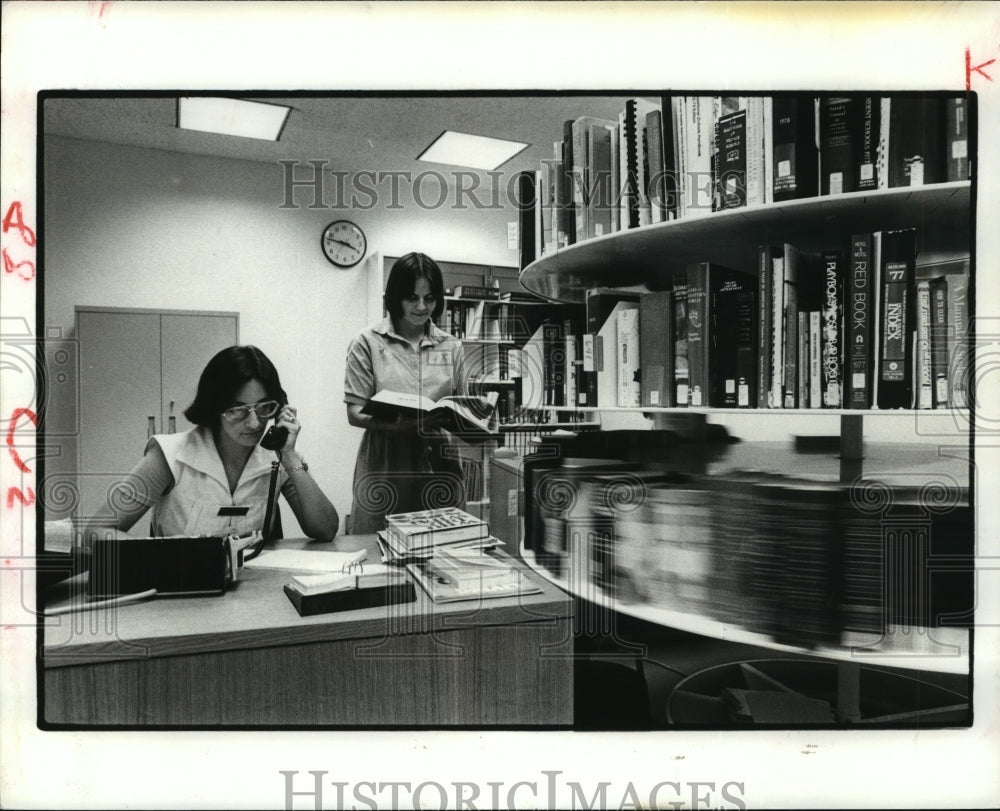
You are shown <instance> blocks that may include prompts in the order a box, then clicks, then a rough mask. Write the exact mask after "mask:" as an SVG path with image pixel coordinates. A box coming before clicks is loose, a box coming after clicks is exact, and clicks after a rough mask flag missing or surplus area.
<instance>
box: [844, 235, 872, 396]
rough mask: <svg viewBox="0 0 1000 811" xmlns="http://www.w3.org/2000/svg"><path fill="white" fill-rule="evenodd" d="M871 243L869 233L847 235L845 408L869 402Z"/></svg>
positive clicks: (870, 364) (870, 369)
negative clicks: (849, 245) (849, 237)
mask: <svg viewBox="0 0 1000 811" xmlns="http://www.w3.org/2000/svg"><path fill="white" fill-rule="evenodd" d="M871 261H872V246H871V234H854V235H852V236H851V276H850V281H849V284H848V300H847V303H846V305H845V310H847V312H846V314H845V315H846V318H845V321H846V323H847V324H848V325H849V328H848V329H847V330H845V333H846V334H845V339H844V340H845V343H846V344H847V357H848V359H849V360H848V368H847V371H846V372H845V375H844V378H845V380H844V382H845V384H846V385H847V387H848V389H847V401H846V402H845V404H844V406H845V408H871V405H872V392H871V380H872V359H873V355H872V321H873V318H872V315H873V313H872V276H873V274H872V268H871Z"/></svg>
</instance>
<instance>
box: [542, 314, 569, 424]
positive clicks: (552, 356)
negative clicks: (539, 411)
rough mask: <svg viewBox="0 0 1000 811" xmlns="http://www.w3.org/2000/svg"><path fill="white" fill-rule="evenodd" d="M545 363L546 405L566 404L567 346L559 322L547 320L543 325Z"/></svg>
mask: <svg viewBox="0 0 1000 811" xmlns="http://www.w3.org/2000/svg"><path fill="white" fill-rule="evenodd" d="M542 341H543V347H544V353H545V354H544V358H545V360H544V363H545V405H547V406H561V405H565V403H564V402H563V397H564V396H565V393H566V346H565V343H564V342H563V337H562V335H561V330H560V328H559V324H557V323H552V322H550V321H547V322H546V323H544V324H543V325H542Z"/></svg>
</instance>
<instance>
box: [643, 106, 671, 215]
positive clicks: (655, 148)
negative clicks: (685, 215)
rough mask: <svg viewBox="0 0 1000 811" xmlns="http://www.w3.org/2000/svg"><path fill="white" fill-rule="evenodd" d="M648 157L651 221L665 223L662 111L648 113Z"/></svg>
mask: <svg viewBox="0 0 1000 811" xmlns="http://www.w3.org/2000/svg"><path fill="white" fill-rule="evenodd" d="M646 155H647V160H648V163H649V176H648V177H647V179H646V196H647V197H648V199H649V214H650V221H651V222H654V223H657V222H664V221H665V220H666V218H667V215H666V205H665V199H664V192H663V119H662V114H661V111H660V110H650V111H649V112H648V113H646Z"/></svg>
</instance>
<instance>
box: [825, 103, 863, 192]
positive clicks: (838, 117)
mask: <svg viewBox="0 0 1000 811" xmlns="http://www.w3.org/2000/svg"><path fill="white" fill-rule="evenodd" d="M852 107H853V100H852V99H851V98H849V97H845V96H824V97H822V98H821V99H820V112H819V163H820V181H821V183H820V194H824V195H827V194H843V193H845V192H852V191H854V190H855V188H856V184H855V180H854V163H855V157H854V139H853V132H852V128H851V121H852V115H853V110H852Z"/></svg>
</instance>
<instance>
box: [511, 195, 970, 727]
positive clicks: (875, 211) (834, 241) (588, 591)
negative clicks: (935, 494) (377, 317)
mask: <svg viewBox="0 0 1000 811" xmlns="http://www.w3.org/2000/svg"><path fill="white" fill-rule="evenodd" d="M973 201H974V194H973V183H972V181H957V182H941V183H936V184H931V185H925V186H918V187H899V188H889V189H879V190H874V191H865V192H852V193H846V194H839V195H834V196H822V197H808V198H803V199H796V200H792V201H787V202H777V203H766V204H760V205H749V206H744V207H741V208H735V209H729V210H723V211H715V212H711V213H707V214H705V215H704V216H700V217H695V218H682V219H676V220H671V221H668V222H661V223H655V224H646V225H641V226H639V227H636V228H630V229H627V230H621V231H617V232H614V233H611V234H605V235H602V236H598V237H592V238H590V239H586V240H583V241H579V242H576V243H574V244H571V245H568V246H565V247H560V248H558V249H556V250H554V251H550V252H548V253H545V254H543V255H542V256H540V257H538V258H536V259H535V260H534V261H532V262H531V263H529V264H528V265H526V267H525V268H524V269H523V270H522V272H521V283H522V285H523V286H524V287H525V288H526V289H528V290H530V291H531V292H533V293H535V294H537V295H540V296H543V297H545V298H547V299H550V300H552V301H559V302H566V303H581V302H584V301H585V300H586V295H587V291H589V290H592V289H594V288H602V287H606V288H617V289H621V290H627V291H633V292H647V291H650V292H652V291H657V290H664V289H669V288H670V285H671V278H672V277H673V276H674V274H678V273H683V272H684V271H685V269H686V268H687V267H688V265H690V264H692V263H697V262H712V263H717V264H719V265H723V266H726V267H732V268H744V269H747V270H750V271H754V270H755V269H756V268H757V267H758V264H757V258H758V252H759V246H761V245H765V244H779V245H780V244H782V243H788V242H792V243H794V244H795V246H796V247H798V248H801V249H802V250H803V251H809V252H820V251H822V250H824V249H827V248H831V247H840V246H846V245H847V244H848V241H849V239H850V237H851V235H852V234H854V233H860V232H867V233H871V232H875V231H885V232H888V231H893V230H899V229H909V228H912V229H915V230H916V234H917V245H918V247H919V253H918V257H917V262H916V267H917V278H920V268H921V267H924V266H927V265H937V264H939V263H947V262H951V261H959V260H965V261H966V262H969V264H970V265H971V261H970V257H971V255H972V244H971V240H972V233H973V229H972V222H973V217H972V207H973ZM969 270H970V274H971V280H970V292H971V290H972V284H974V278H975V276H974V273H973V272H972V271H973V268H971V267H970V269H969ZM971 314H972V313H971V312H970V317H971ZM878 328H879V325H878V323H877V322H876V329H878ZM914 386H916V378H914ZM752 404H753V403H752ZM595 411H596V412H597V413H598V414H599V415H608V416H609V417H610V416H611V415H620V414H637V413H641V414H642V415H644V416H645V417H646V418H648V420H650V421H651V422H652V429H653V430H654V431H656V430H679V431H681V432H684V433H685V434H687V435H688V436H694V437H695V438H697V437H698V436H699V434H700V433H701V431H702V429H703V427H704V425H705V424H706V422H707V421H708V420H709V419H713V418H715V419H719V420H722V421H723V422H725V421H727V420H729V419H738V418H740V417H743V416H748V417H753V418H756V419H757V420H759V421H762V423H763V424H765V425H767V426H772V427H774V428H775V430H780V429H781V428H783V427H784V425H785V423H786V421H788V420H789V419H796V420H799V421H800V422H801V421H805V422H808V421H810V420H815V419H817V418H818V419H822V418H828V419H832V420H835V421H837V422H838V423H839V430H838V431H837V432H836V434H837V438H838V440H839V452H834V453H833V454H830V457H831V458H830V459H829V460H828V464H827V467H829V468H830V469H829V470H826V473H827V474H829V475H828V477H827V478H830V477H832V480H833V481H839V482H840V483H841V484H842V485H846V484H851V483H853V482H857V481H860V480H862V479H868V478H876V479H877V478H879V477H880V476H881V475H883V473H884V468H885V466H883V467H880V465H882V462H883V461H884V460H883V459H882V457H881V456H880V455H879V454H884V453H885V452H884V451H880V450H877V449H876V448H875V447H874V445H873V446H872V447H866V443H865V428H866V425H867V426H868V430H869V432H870V433H872V434H874V435H875V436H876V437H880V436H881V435H882V434H883V433H884V431H885V429H886V428H887V427H889V426H892V425H895V426H902V427H903V428H904V429H905V428H906V426H907V424H909V425H911V426H912V428H913V433H914V435H915V438H917V439H921V440H922V441H924V442H928V440H927V439H926V438H921V437H920V435H921V434H922V433H924V431H922V430H921V429H922V428H923V427H924V425H927V426H930V425H931V424H932V423H933V424H934V425H935V428H936V429H940V430H931V431H927V432H926V433H927V435H928V436H930V437H937V438H938V439H937V441H938V442H941V441H945V442H951V443H953V444H954V445H955V446H956V447H960V446H961V445H962V444H963V443H965V444H966V445H967V444H968V442H969V440H970V436H971V430H972V419H973V416H972V415H971V414H970V413H969V409H968V408H967V407H963V408H959V409H955V408H949V409H942V410H934V409H931V410H926V409H916V408H898V409H878V408H876V407H872V408H869V409H848V408H722V407H708V406H698V407H692V406H685V407H670V408H667V407H648V406H643V407H637V408H635V407H633V408H622V407H616V406H608V405H606V404H600V403H599V404H598V406H597V407H596V409H595ZM770 432H771V429H770V427H765V428H763V429H762V431H761V435H760V436H758V435H756V433H754V435H753V438H751V439H749V441H747V442H744V443H742V446H743V448H744V450H743V454H742V455H743V456H744V457H745V459H744V463H745V469H756V468H759V467H760V466H761V462H760V453H761V448H762V447H763V446H764V445H766V444H767V443H765V442H761V441H760V439H761V437H766V436H767V434H768V433H770ZM701 435H702V436H704V434H703V433H701ZM943 437H947V439H942V438H943ZM930 441H931V442H933V441H934V440H930ZM737 447H739V446H737ZM952 450H955V448H952ZM933 451H934V447H933V446H932V445H930V444H927V445H925V446H924V447H923V450H922V453H923V454H924V455H925V456H926V455H928V454H930V455H931V456H933ZM940 452H941V451H940V450H939V453H940ZM888 454H889V456H888V459H889V462H888V468H890V469H896V470H898V472H899V474H900V475H901V476H902V477H903V478H906V477H908V476H914V475H917V474H918V473H920V474H922V473H925V472H927V471H929V470H931V469H933V463H928V462H926V460H924V459H921V460H920V461H914V459H913V458H910V457H908V456H907V455H906V453H905V452H904V451H902V450H896V449H895V448H892V449H890V450H889V451H888ZM945 455H947V453H946V454H945ZM953 455H956V459H957V465H958V467H959V468H962V469H963V470H964V481H965V484H966V485H967V486H968V493H969V494H971V493H972V484H973V482H972V481H971V477H972V471H971V469H970V467H969V465H968V462H967V461H963V460H964V459H966V456H964V455H963V454H961V453H958V454H953ZM804 459H805V461H804V462H800V463H801V464H804V465H805V467H804V468H803V475H805V476H806V478H809V477H811V476H812V475H813V474H814V472H815V471H814V469H813V466H814V464H815V462H814V461H813V460H812V459H810V458H809V457H808V456H807V457H804ZM626 461H630V460H626ZM775 470H776V472H786V468H785V467H783V466H778V467H776V468H775ZM960 480H961V477H960ZM965 498H966V499H968V498H970V496H969V495H966V497H965ZM965 503H966V505H967V504H968V503H969V502H968V500H966V502H965ZM617 520H618V519H617V518H616V519H615V521H617ZM616 526H617V525H616ZM549 531H550V529H549V526H548V525H546V534H548V533H549ZM617 531H618V530H617V529H616V530H615V532H617ZM521 540H522V544H521V547H520V551H521V553H522V555H523V558H524V560H525V561H526V562H527V563H528V564H529V565H531V566H532V568H534V569H535V570H536V571H539V572H540V573H541V574H543V575H544V576H546V577H547V578H548V579H549V580H550V581H551V582H553V583H555V584H557V585H560V586H561V587H562V588H564V589H566V590H567V591H568V592H569V593H571V594H574V595H575V596H577V597H578V598H581V599H583V600H585V601H587V602H589V603H591V604H593V605H595V606H597V607H599V608H605V609H610V610H613V611H615V612H620V613H622V614H624V615H627V616H631V617H635V618H638V619H642V620H646V621H649V622H651V623H654V624H657V625H663V626H667V627H671V628H675V629H679V630H683V631H688V632H691V633H696V634H700V635H703V636H707V637H712V638H715V639H719V640H724V641H728V642H739V643H744V644H752V645H757V646H760V647H765V648H769V649H773V650H780V651H786V652H795V653H799V654H811V655H814V656H817V657H821V658H824V659H829V660H831V661H833V662H835V663H837V667H838V680H839V683H840V684H841V685H842V686H843V688H844V689H845V690H848V691H849V690H850V685H851V684H852V680H853V683H854V686H855V688H856V684H857V669H858V666H859V664H862V665H866V666H867V665H874V666H884V667H890V668H901V669H904V670H906V669H911V670H917V671H920V670H927V671H938V672H940V673H949V674H966V673H968V672H969V667H970V659H971V637H972V635H971V633H970V631H969V630H968V629H966V628H958V627H933V628H923V627H919V628H917V627H913V628H911V627H898V628H892V629H889V630H888V631H887V632H886V633H885V634H882V635H876V637H872V638H870V639H864V638H860V637H859V638H852V637H850V636H848V635H845V636H844V638H843V639H841V643H840V644H839V645H836V644H835V645H826V646H824V645H819V646H816V645H814V644H809V643H807V642H803V643H802V644H798V643H797V642H795V641H789V640H781V639H776V638H775V637H774V636H771V635H768V634H762V633H757V632H755V631H752V630H747V629H744V628H741V627H739V626H737V625H734V624H731V623H729V622H720V621H718V620H717V619H713V618H712V617H711V616H709V615H706V614H705V613H703V612H700V611H698V610H697V607H693V608H692V611H691V612H685V611H683V610H672V609H670V608H668V607H667V608H665V607H663V606H661V605H655V604H650V603H644V602H642V601H635V600H628V599H625V600H623V599H622V598H621V597H620V596H619V595H615V594H611V593H609V592H607V591H605V590H602V588H601V587H600V585H598V584H596V583H595V582H592V581H591V579H590V578H587V577H582V578H580V577H579V576H578V579H577V580H574V575H573V573H572V572H573V570H572V568H571V574H570V575H569V576H567V575H566V574H565V573H564V574H562V575H560V574H558V573H554V572H553V571H552V570H551V569H549V568H547V566H546V565H544V564H543V563H542V562H541V561H540V560H537V559H536V552H535V551H533V549H532V548H531V547H532V543H527V544H525V543H524V541H525V538H522V539H521ZM537 543H538V542H537V541H535V545H536V548H537ZM543 543H546V544H548V543H550V541H549V539H548V538H546V539H545V541H544V542H543ZM567 543H570V542H569V541H567ZM619 543H623V541H621V540H619ZM569 549H570V551H569V552H568V553H567V554H568V557H569V558H570V559H571V560H570V562H568V563H567V564H566V565H567V566H570V567H577V566H580V565H581V564H580V563H579V561H577V560H576V557H575V556H574V553H573V551H572V547H571V546H570V547H569ZM616 554H617V553H616ZM584 565H585V564H584ZM886 565H888V564H886ZM855 693H856V689H855ZM855 703H856V695H855ZM850 715H851V712H850V711H849V708H846V709H845V706H841V707H838V716H839V717H850ZM901 717H902V716H901ZM914 717H915V716H914Z"/></svg>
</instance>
